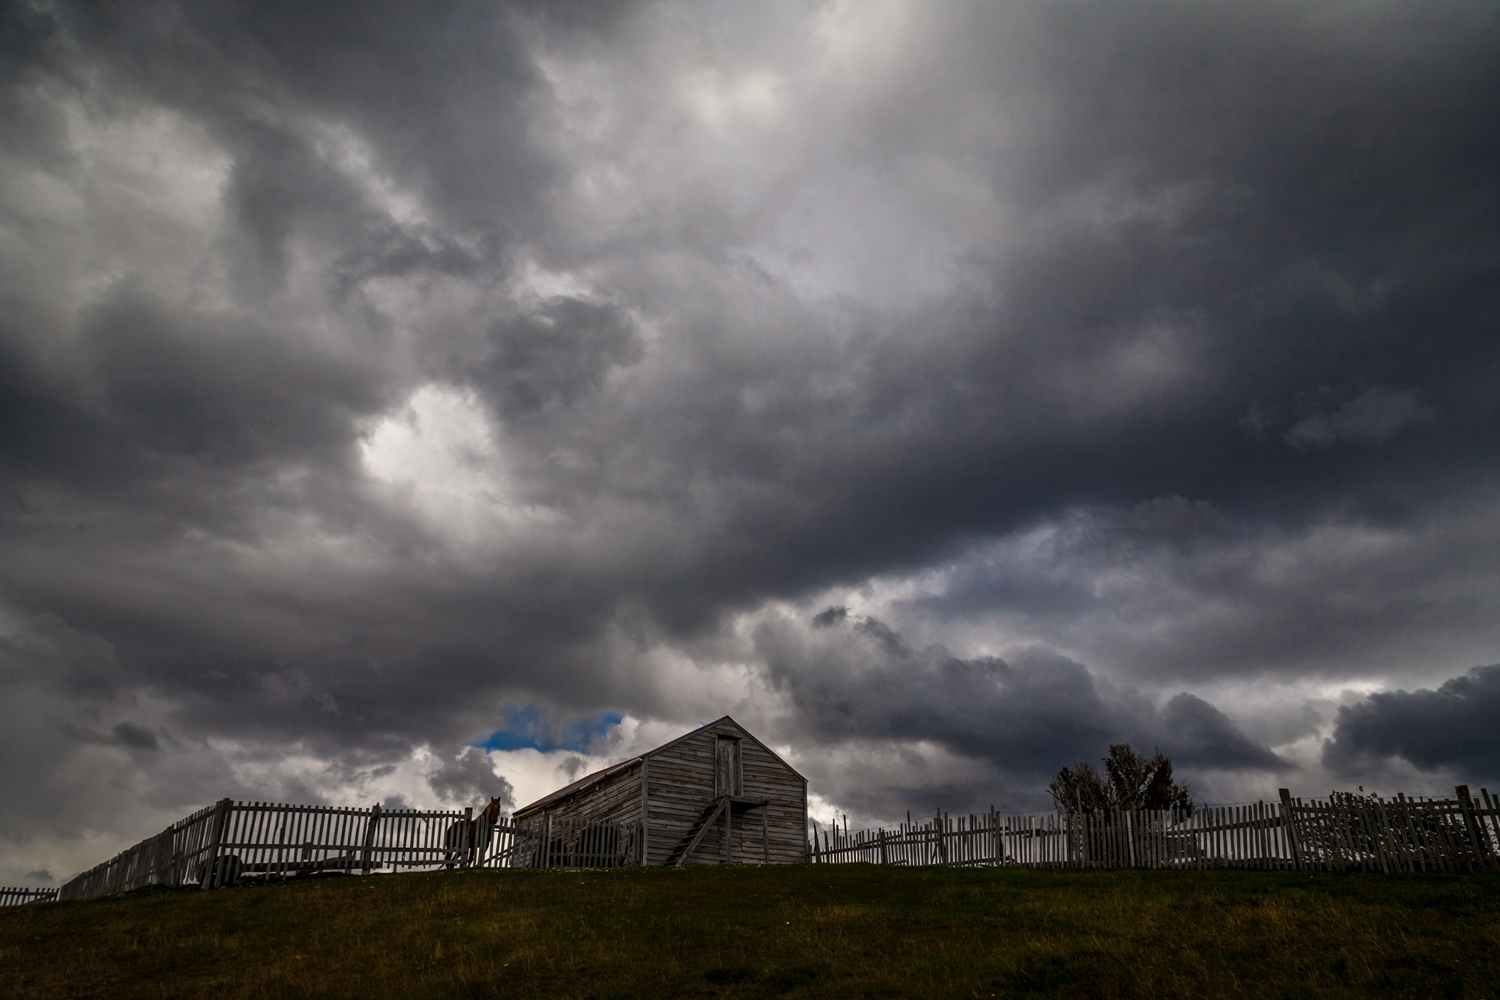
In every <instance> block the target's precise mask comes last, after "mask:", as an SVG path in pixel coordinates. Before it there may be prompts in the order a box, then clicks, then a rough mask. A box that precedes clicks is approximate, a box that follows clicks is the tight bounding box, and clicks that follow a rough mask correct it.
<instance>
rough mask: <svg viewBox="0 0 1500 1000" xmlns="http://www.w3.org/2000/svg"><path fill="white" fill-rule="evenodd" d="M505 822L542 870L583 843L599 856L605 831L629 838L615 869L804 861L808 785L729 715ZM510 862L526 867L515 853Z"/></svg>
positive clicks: (585, 780) (520, 811) (568, 788)
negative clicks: (530, 847) (534, 852)
mask: <svg viewBox="0 0 1500 1000" xmlns="http://www.w3.org/2000/svg"><path fill="white" fill-rule="evenodd" d="M513 823H514V826H515V830H516V836H517V840H518V842H519V841H521V840H523V839H525V840H529V841H530V842H533V843H535V844H537V845H540V846H539V848H538V850H539V851H540V852H542V853H540V854H539V855H538V859H537V860H538V861H539V862H541V863H542V864H545V863H546V859H547V857H549V856H552V855H556V854H558V853H559V852H562V853H566V852H567V851H568V850H569V845H570V844H571V842H572V840H577V841H578V842H579V844H580V845H583V847H584V848H588V847H589V846H590V838H591V839H592V841H593V842H595V843H594V844H593V849H592V850H588V849H586V850H583V851H582V853H583V854H593V853H598V848H599V844H598V842H599V841H600V840H601V838H604V837H608V836H611V834H608V833H605V832H603V831H605V830H606V829H614V830H616V831H626V833H625V834H623V835H627V836H633V839H634V841H635V842H634V843H633V844H620V845H618V846H617V847H616V849H615V851H614V852H613V856H618V857H620V858H621V860H620V862H619V863H622V864H637V865H704V864H724V863H729V862H749V863H754V864H796V863H801V862H805V861H807V860H808V842H807V779H806V778H804V777H802V775H800V774H798V773H797V772H796V771H795V770H793V769H792V767H791V766H790V765H789V764H787V762H786V761H784V760H782V759H781V758H780V757H779V756H777V755H776V754H775V753H774V752H772V751H771V750H770V749H769V748H768V747H767V746H766V745H765V744H764V743H762V742H761V741H760V740H758V739H756V738H755V737H754V736H753V735H751V733H750V732H749V731H748V730H746V729H745V728H744V727H743V726H741V725H740V724H739V723H737V722H735V721H734V720H733V719H731V718H730V717H729V716H727V715H726V716H724V717H723V718H722V719H717V720H715V721H713V722H710V723H709V724H708V725H706V726H701V727H700V728H698V729H695V730H693V731H692V732H690V733H687V734H685V735H683V736H679V737H678V738H677V739H675V740H672V741H671V742H670V743H666V744H664V745H662V746H659V747H657V748H656V749H655V750H651V751H648V752H646V753H643V754H641V755H640V756H639V757H633V758H631V759H630V760H626V761H621V762H620V763H618V764H614V765H612V766H610V767H606V768H604V769H603V770H600V771H595V772H594V773H593V774H589V775H585V776H584V777H582V778H580V779H578V780H577V781H575V782H573V783H572V784H570V785H566V786H564V787H563V788H559V789H558V790H557V791H555V792H553V793H552V794H550V795H547V796H544V797H543V798H541V799H538V800H537V801H535V802H533V803H531V804H530V805H528V806H525V807H523V808H521V809H518V810H516V813H515V816H514V819H513ZM564 831H566V834H564ZM613 836H622V834H619V833H616V834H613ZM512 863H513V864H516V865H527V864H531V863H533V862H532V861H531V860H530V859H528V858H526V857H525V856H524V855H523V854H522V853H521V852H519V851H518V852H517V853H516V855H515V856H514V860H513V861H512Z"/></svg>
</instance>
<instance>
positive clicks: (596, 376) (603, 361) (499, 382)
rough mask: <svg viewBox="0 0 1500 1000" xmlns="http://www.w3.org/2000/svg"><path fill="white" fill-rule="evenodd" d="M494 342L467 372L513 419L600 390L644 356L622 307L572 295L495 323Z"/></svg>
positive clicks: (555, 299) (468, 367) (493, 329)
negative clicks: (609, 375)
mask: <svg viewBox="0 0 1500 1000" xmlns="http://www.w3.org/2000/svg"><path fill="white" fill-rule="evenodd" d="M489 343H490V351H489V353H488V356H487V357H485V358H484V359H483V360H482V361H479V362H478V363H476V364H473V365H470V366H467V368H466V370H465V372H464V374H465V375H466V376H467V378H469V379H470V380H472V382H473V383H474V384H476V385H478V386H480V387H482V388H483V389H484V390H485V393H486V395H487V396H489V397H491V398H493V399H494V400H495V403H496V408H497V409H498V410H499V412H500V413H501V414H502V415H503V416H504V417H507V418H511V419H523V418H525V417H526V416H527V415H529V414H533V413H534V412H535V411H537V410H540V409H541V408H542V407H544V406H546V405H548V404H561V405H564V406H567V405H570V404H572V403H573V402H575V401H576V400H577V399H578V398H579V397H580V395H582V394H583V393H586V392H588V391H590V390H593V389H596V388H597V387H598V386H599V383H600V381H602V380H603V378H604V376H605V375H606V374H607V373H608V372H609V370H610V369H611V368H613V367H616V366H620V365H628V364H631V363H633V362H636V361H639V360H640V359H641V356H642V349H641V344H640V338H639V336H638V335H637V333H636V331H635V328H634V325H633V323H632V322H631V319H630V317H629V315H628V314H626V313H625V312H624V311H623V310H621V309H618V308H614V307H611V306H607V305H598V304H595V303H591V302H586V301H583V300H581V299H576V298H567V297H557V298H554V299H551V300H550V301H548V302H546V303H545V304H544V305H543V306H542V307H541V308H540V309H538V310H537V311H536V312H534V313H530V314H526V315H523V316H520V317H517V318H515V319H513V320H509V321H502V322H498V323H496V324H495V325H494V326H493V328H492V329H491V330H490V333H489Z"/></svg>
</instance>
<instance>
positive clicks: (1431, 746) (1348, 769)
mask: <svg viewBox="0 0 1500 1000" xmlns="http://www.w3.org/2000/svg"><path fill="white" fill-rule="evenodd" d="M1497 710H1500V664H1494V665H1491V666H1487V667H1475V668H1474V669H1472V670H1470V671H1469V672H1468V673H1466V674H1464V675H1463V676H1461V677H1454V678H1452V679H1451V680H1448V681H1445V682H1444V683H1443V684H1442V685H1440V686H1439V687H1438V688H1437V689H1436V690H1432V689H1426V688H1423V689H1419V690H1416V691H1382V692H1376V693H1375V694H1371V695H1369V696H1368V697H1367V698H1365V699H1363V700H1362V701H1359V702H1357V703H1355V704H1353V705H1346V706H1344V707H1342V708H1340V709H1339V714H1338V720H1337V722H1336V724H1335V726H1334V731H1333V736H1332V738H1331V739H1329V740H1328V741H1327V742H1326V743H1324V745H1323V760H1324V762H1325V763H1326V764H1327V765H1328V766H1330V767H1332V768H1334V769H1335V770H1337V771H1340V772H1342V773H1345V774H1351V775H1357V774H1360V773H1361V772H1362V771H1365V770H1369V769H1371V768H1372V767H1375V766H1378V765H1379V763H1380V761H1381V760H1382V759H1385V758H1400V759H1402V760H1405V761H1407V762H1409V763H1410V764H1412V765H1414V766H1416V767H1417V768H1419V769H1421V770H1423V771H1437V770H1440V769H1447V770H1451V771H1454V772H1457V773H1459V774H1461V775H1465V776H1470V777H1473V778H1474V779H1476V780H1489V781H1493V780H1494V779H1495V775H1496V774H1500V734H1497V729H1496V726H1495V718H1496V712H1497Z"/></svg>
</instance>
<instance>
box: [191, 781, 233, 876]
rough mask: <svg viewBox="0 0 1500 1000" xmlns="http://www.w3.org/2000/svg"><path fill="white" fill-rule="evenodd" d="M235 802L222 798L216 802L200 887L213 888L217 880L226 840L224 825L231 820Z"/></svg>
mask: <svg viewBox="0 0 1500 1000" xmlns="http://www.w3.org/2000/svg"><path fill="white" fill-rule="evenodd" d="M232 804H233V800H231V799H220V800H219V801H218V802H216V803H214V815H213V819H212V820H211V821H210V822H212V823H213V827H212V828H211V832H210V833H209V841H208V860H207V861H205V862H204V867H203V875H202V877H201V878H200V879H199V881H198V888H200V889H212V888H213V887H214V882H215V881H217V877H216V876H217V875H218V872H217V868H218V866H219V845H220V844H222V843H223V842H224V825H225V824H226V823H227V822H228V821H229V809H230V806H231V805H232Z"/></svg>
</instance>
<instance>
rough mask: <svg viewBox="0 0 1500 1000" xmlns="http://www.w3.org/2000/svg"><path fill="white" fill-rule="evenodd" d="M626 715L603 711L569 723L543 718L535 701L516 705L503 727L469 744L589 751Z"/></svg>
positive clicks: (519, 748)
mask: <svg viewBox="0 0 1500 1000" xmlns="http://www.w3.org/2000/svg"><path fill="white" fill-rule="evenodd" d="M622 719H624V716H622V715H621V714H620V713H619V712H600V713H599V714H598V715H596V716H589V717H585V718H583V719H579V720H578V721H576V722H572V723H569V724H568V725H567V726H563V727H558V726H557V725H555V724H553V723H551V722H549V721H547V720H546V719H544V718H543V716H542V713H541V712H539V711H538V710H537V707H536V706H535V705H527V706H525V707H524V708H518V709H514V710H513V711H511V712H508V713H507V714H506V717H505V725H504V727H503V728H500V729H497V730H495V731H494V732H493V733H491V734H490V735H489V736H488V737H486V738H485V739H483V740H480V741H479V742H477V743H471V744H469V745H470V746H475V747H479V748H480V749H482V750H484V751H485V752H486V753H488V752H489V751H491V750H525V749H531V750H540V751H541V752H542V753H550V752H551V751H553V750H571V751H573V752H574V753H590V752H592V751H593V750H594V749H596V748H597V747H598V746H599V745H600V744H601V743H603V740H604V736H605V734H606V733H608V732H609V728H610V727H611V726H618V725H619V724H620V722H621V720H622Z"/></svg>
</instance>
